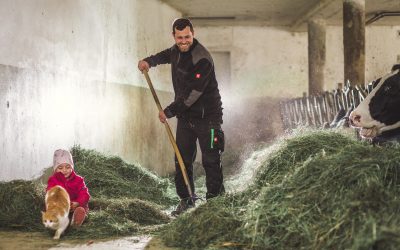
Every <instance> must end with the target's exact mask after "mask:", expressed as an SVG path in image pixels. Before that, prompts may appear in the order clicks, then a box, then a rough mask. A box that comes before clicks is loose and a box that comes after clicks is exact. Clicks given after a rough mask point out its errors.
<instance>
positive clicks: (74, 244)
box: [0, 231, 174, 250]
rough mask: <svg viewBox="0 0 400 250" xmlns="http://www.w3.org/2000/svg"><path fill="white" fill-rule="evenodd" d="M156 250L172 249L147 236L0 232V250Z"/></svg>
mask: <svg viewBox="0 0 400 250" xmlns="http://www.w3.org/2000/svg"><path fill="white" fill-rule="evenodd" d="M14 249H15V250H42V249H43V250H44V249H51V250H67V249H68V250H72V249H79V250H84V249H96V250H125V249H132V250H142V249H147V250H156V249H157V250H158V249H171V250H172V249H174V248H168V247H166V246H164V245H163V244H162V243H161V241H160V240H158V239H153V238H152V237H151V236H149V235H142V236H131V237H123V238H112V239H103V240H62V238H61V240H59V241H57V240H53V239H52V238H50V237H47V236H46V235H44V234H42V233H28V232H13V231H11V232H9V231H7V232H4V231H0V250H14Z"/></svg>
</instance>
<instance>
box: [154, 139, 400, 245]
mask: <svg viewBox="0 0 400 250" xmlns="http://www.w3.org/2000/svg"><path fill="white" fill-rule="evenodd" d="M399 149H400V148H399V147H398V146H389V147H385V148H381V147H373V146H371V145H367V144H365V143H362V142H359V141H356V140H354V139H352V138H350V137H348V136H344V135H342V134H339V133H333V132H321V131H317V132H313V133H306V134H305V135H301V136H294V137H293V138H291V139H288V140H286V141H284V142H282V143H280V144H279V147H278V149H277V150H275V151H274V152H273V153H272V154H271V155H270V157H269V158H268V159H267V160H266V161H264V162H263V163H261V166H260V168H259V171H258V173H257V175H256V177H255V178H254V183H253V185H250V186H249V187H248V188H247V189H246V190H245V191H243V192H241V193H236V194H230V195H227V196H224V197H221V198H218V199H216V201H214V200H212V201H210V202H207V203H206V204H204V205H203V206H200V207H199V208H198V209H197V210H195V211H194V212H191V213H188V214H185V215H184V216H182V217H179V218H178V219H177V220H175V221H173V222H172V223H171V224H170V225H168V226H166V227H165V230H163V231H162V233H161V234H160V237H161V238H162V239H163V241H164V242H165V243H166V244H168V245H170V246H176V247H182V248H207V249H213V248H220V247H222V246H227V247H230V248H237V249H242V248H246V249H397V248H398V245H399V243H400V233H399V232H400V211H399V210H400V180H399V177H400V175H399V174H400V173H399V171H400V166H399V165H400V150H399ZM239 178H240V177H239ZM207 218H212V221H210V220H207ZM214 228H216V229H217V231H219V234H216V231H215V230H214Z"/></svg>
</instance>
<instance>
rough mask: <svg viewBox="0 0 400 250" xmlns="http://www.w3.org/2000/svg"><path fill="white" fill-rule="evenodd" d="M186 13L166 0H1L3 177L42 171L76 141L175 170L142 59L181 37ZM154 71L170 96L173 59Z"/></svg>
mask: <svg viewBox="0 0 400 250" xmlns="http://www.w3.org/2000/svg"><path fill="white" fill-rule="evenodd" d="M177 16H180V13H179V12H177V11H176V10H174V9H172V8H170V7H168V6H167V5H165V4H162V3H161V2H160V1H158V0H147V1H142V0H136V1H134V0H118V1H115V0H102V1H97V0H81V1H78V0H76V1H66V0H33V1H25V0H3V1H1V2H0V23H1V26H0V55H1V56H0V138H1V141H0V142H1V144H0V164H1V165H0V181H1V180H6V181H7V180H11V179H19V178H23V179H29V178H31V177H33V176H37V175H39V174H40V173H41V171H42V170H43V169H44V168H46V167H49V166H50V165H51V161H52V154H53V151H54V150H55V149H57V148H70V147H71V146H73V145H74V144H80V145H81V146H82V147H85V148H92V149H96V150H99V151H101V152H104V153H108V154H115V155H119V156H121V157H123V158H124V159H125V160H127V161H129V162H139V163H140V164H141V165H143V166H145V167H148V168H150V169H152V170H154V171H156V172H158V173H160V174H165V173H166V172H170V171H171V170H172V169H173V151H172V149H171V146H170V145H169V142H168V137H167V135H166V133H165V131H164V127H163V126H162V125H160V123H159V121H158V119H157V115H158V111H157V109H156V106H155V104H154V101H153V99H152V96H151V94H150V91H149V90H148V89H146V88H145V87H146V86H147V85H146V82H145V80H144V77H143V76H142V75H141V74H140V72H138V70H137V66H136V65H137V61H138V59H139V58H143V57H144V56H146V55H148V54H150V53H155V52H158V51H159V50H161V49H164V48H166V47H169V46H171V45H172V43H173V40H172V39H171V37H170V35H169V34H170V33H171V32H170V23H171V22H172V21H173V19H174V18H176V17H177ZM154 17H156V18H154ZM150 74H151V77H152V80H153V83H154V85H155V87H156V88H157V89H158V90H159V92H160V99H161V101H162V102H163V105H165V104H166V102H168V101H169V100H170V98H171V93H170V91H171V89H172V88H171V87H170V81H166V80H165V79H169V74H170V73H169V68H168V67H167V66H163V67H160V68H158V69H157V70H152V71H151V73H150Z"/></svg>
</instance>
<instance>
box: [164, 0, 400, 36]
mask: <svg viewBox="0 0 400 250" xmlns="http://www.w3.org/2000/svg"><path fill="white" fill-rule="evenodd" d="M161 1H162V2H164V3H166V4H168V5H170V6H171V7H173V8H174V9H176V10H178V11H180V12H181V13H182V15H183V16H184V17H189V18H190V19H191V20H192V22H193V23H194V24H195V25H210V26H221V25H268V26H282V27H284V28H287V29H290V30H293V31H302V30H305V28H306V24H307V20H309V19H311V18H323V19H325V20H326V23H327V24H328V25H341V24H342V7H343V0H161ZM346 1H347V0H346ZM352 1H356V2H357V1H362V0H352ZM389 12H394V13H393V14H394V15H396V16H388V15H386V14H390V13H389ZM380 13H381V14H383V17H382V18H380V19H378V20H377V21H374V22H373V23H372V24H369V25H400V16H399V13H400V0H365V20H366V21H368V20H370V19H371V18H373V17H374V16H375V15H377V14H380Z"/></svg>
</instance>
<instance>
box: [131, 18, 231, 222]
mask: <svg viewBox="0 0 400 250" xmlns="http://www.w3.org/2000/svg"><path fill="white" fill-rule="evenodd" d="M172 35H173V37H174V40H175V45H173V46H172V47H171V48H168V49H166V50H164V51H161V52H159V53H157V54H156V55H152V56H150V57H147V58H145V59H143V60H141V61H139V63H138V68H139V70H140V71H143V70H146V71H148V70H149V68H150V67H155V66H157V65H159V64H166V63H168V64H171V72H172V83H173V86H174V92H175V100H174V101H173V102H172V103H171V104H170V105H169V106H168V107H166V108H165V109H164V110H163V111H161V112H160V113H159V119H160V121H161V122H162V123H164V122H165V121H166V120H167V119H168V118H171V117H174V116H176V117H177V119H178V124H177V130H176V143H177V145H178V148H179V151H180V153H181V155H182V158H183V161H184V163H185V167H186V171H187V174H188V177H189V182H190V186H191V188H192V190H193V193H194V190H195V189H194V183H193V162H194V160H195V158H196V150H197V146H196V142H197V140H198V141H199V144H200V149H201V152H202V163H203V167H204V170H205V173H206V186H207V194H206V198H207V199H210V198H213V197H215V196H218V195H220V194H222V193H223V192H224V186H223V176H222V167H221V153H222V152H223V151H224V132H223V131H222V129H221V124H222V102H221V95H220V94H219V89H218V83H217V80H216V78H215V72H214V63H213V60H212V58H211V55H210V53H209V52H208V51H207V49H206V48H205V47H204V46H203V45H201V44H200V43H199V42H198V41H197V40H196V39H195V38H194V30H193V25H192V23H191V22H190V21H189V20H188V19H185V18H179V19H176V20H175V21H174V23H173V25H172ZM175 168H176V174H175V186H176V191H177V194H178V196H179V197H180V199H181V201H180V203H179V205H178V206H177V208H176V210H175V211H174V212H172V214H173V215H178V214H180V213H182V212H184V211H185V210H186V209H188V208H189V207H192V206H194V198H195V197H190V195H189V193H188V190H187V187H186V185H185V182H184V179H183V176H182V172H181V169H180V167H179V164H178V161H177V158H176V156H175Z"/></svg>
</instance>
